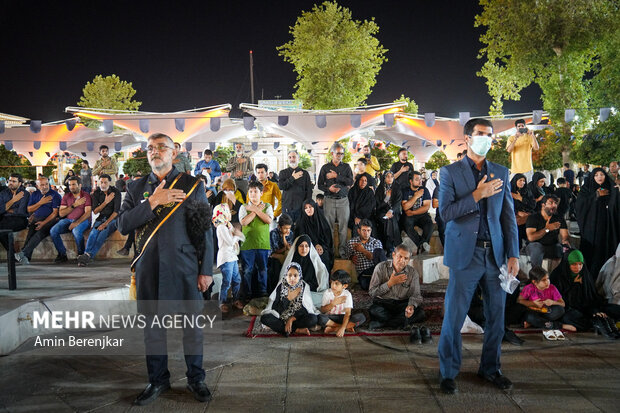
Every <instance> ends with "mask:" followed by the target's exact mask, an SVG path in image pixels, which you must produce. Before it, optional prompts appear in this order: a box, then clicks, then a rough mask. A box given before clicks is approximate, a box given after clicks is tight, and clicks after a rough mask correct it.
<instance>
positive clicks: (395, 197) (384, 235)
mask: <svg viewBox="0 0 620 413" xmlns="http://www.w3.org/2000/svg"><path fill="white" fill-rule="evenodd" d="M402 198H403V196H402V190H401V189H400V186H398V184H397V183H396V182H394V173H393V172H392V171H387V172H386V173H385V175H383V179H382V180H381V184H380V185H379V188H377V192H375V200H376V202H377V209H376V212H375V225H376V226H377V235H378V237H379V241H381V243H382V244H383V247H384V248H385V251H386V252H387V253H391V252H392V251H393V250H394V247H395V246H396V245H399V244H400V243H401V242H402V240H401V238H400V228H399V227H398V220H399V219H400V211H401V207H400V201H401V200H402Z"/></svg>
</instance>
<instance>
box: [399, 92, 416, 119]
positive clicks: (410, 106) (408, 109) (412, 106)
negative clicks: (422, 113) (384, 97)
mask: <svg viewBox="0 0 620 413" xmlns="http://www.w3.org/2000/svg"><path fill="white" fill-rule="evenodd" d="M396 102H407V106H405V108H404V109H403V110H404V111H405V113H409V114H411V115H416V114H417V113H418V104H417V103H415V101H414V100H413V99H410V98H408V97H405V95H400V97H399V98H398V99H396V100H395V101H394V103H396Z"/></svg>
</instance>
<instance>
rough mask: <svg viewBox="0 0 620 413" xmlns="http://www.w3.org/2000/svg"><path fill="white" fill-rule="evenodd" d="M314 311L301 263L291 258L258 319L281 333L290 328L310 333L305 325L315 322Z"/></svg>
mask: <svg viewBox="0 0 620 413" xmlns="http://www.w3.org/2000/svg"><path fill="white" fill-rule="evenodd" d="M318 313H319V312H318V311H317V309H316V308H315V306H314V304H313V303H312V296H311V295H310V286H309V285H308V284H307V283H306V282H305V281H304V280H303V273H302V270H301V266H300V265H299V264H297V263H296V262H292V263H290V264H288V265H287V266H286V270H285V276H284V277H282V280H281V281H280V283H279V284H278V286H277V287H276V289H275V290H273V292H272V293H271V295H270V296H269V303H268V304H267V307H266V308H265V309H264V310H263V312H262V313H261V317H260V321H261V323H262V324H263V325H265V326H267V327H269V328H271V329H272V330H273V331H275V332H276V333H279V334H282V335H283V336H285V337H288V336H289V335H290V334H291V333H294V332H296V333H302V334H307V335H310V331H309V330H308V329H309V328H311V327H314V326H316V324H317V322H318V318H317V314H318Z"/></svg>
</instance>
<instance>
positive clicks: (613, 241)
mask: <svg viewBox="0 0 620 413" xmlns="http://www.w3.org/2000/svg"><path fill="white" fill-rule="evenodd" d="M619 198H620V195H619V193H618V188H617V187H615V186H614V184H613V181H612V180H611V178H610V177H609V175H607V174H606V173H605V171H604V170H603V168H594V170H592V173H591V174H590V176H589V177H588V179H586V181H585V182H584V183H583V187H582V188H581V190H580V191H579V194H578V195H577V203H576V205H575V211H576V214H577V223H578V224H579V230H580V232H581V243H580V245H579V246H580V249H581V251H582V252H583V257H584V259H585V265H586V266H587V267H588V270H589V271H590V274H592V278H594V280H596V278H597V277H598V273H599V271H600V269H601V267H602V266H603V264H605V261H607V260H608V259H609V258H610V257H612V256H613V255H614V253H615V251H616V248H617V246H618V242H620V199H619Z"/></svg>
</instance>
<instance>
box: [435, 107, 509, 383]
mask: <svg viewBox="0 0 620 413" xmlns="http://www.w3.org/2000/svg"><path fill="white" fill-rule="evenodd" d="M463 134H464V135H465V141H466V143H467V155H466V156H464V157H463V159H462V160H460V161H457V162H455V163H453V164H451V165H448V166H445V167H443V168H441V173H440V177H441V182H440V185H439V210H440V213H441V216H442V218H443V219H444V221H445V222H446V233H445V234H446V236H445V239H446V244H445V252H444V264H445V265H446V266H448V267H450V280H449V282H448V289H447V291H446V298H445V314H444V319H443V325H442V327H441V337H440V338H439V369H440V387H441V390H442V391H443V392H444V393H448V394H453V393H455V392H456V391H457V387H456V382H455V381H454V379H455V377H456V376H457V374H458V373H459V369H460V367H461V333H460V330H461V327H462V326H463V322H464V321H465V316H466V314H467V310H468V308H469V305H470V303H471V299H472V295H473V293H474V291H475V290H476V286H477V285H478V283H480V285H481V286H482V291H483V300H484V315H485V318H486V324H485V334H484V344H483V347H482V357H481V361H480V368H479V370H478V375H479V376H480V377H481V378H483V379H484V380H487V381H490V382H491V383H493V384H494V385H495V386H497V387H498V388H500V389H510V388H512V383H511V381H510V380H509V379H508V378H506V377H505V376H504V375H503V374H502V372H501V370H500V356H501V343H502V337H503V336H504V305H505V301H506V293H505V292H504V291H503V290H502V288H501V286H500V280H499V273H500V271H499V268H500V267H501V266H502V265H504V264H506V265H507V268H508V273H510V274H512V275H516V274H517V273H518V272H519V262H518V257H519V247H518V245H519V242H518V231H517V222H516V219H515V214H514V207H513V201H512V197H511V195H510V182H509V179H508V175H509V172H508V169H507V168H505V167H504V166H501V165H498V164H495V163H492V162H489V161H487V160H486V159H485V156H486V154H487V152H488V151H489V149H490V148H491V143H492V139H493V124H491V122H490V121H488V120H486V119H471V120H469V121H468V122H467V123H466V124H465V127H464V128H463Z"/></svg>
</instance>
